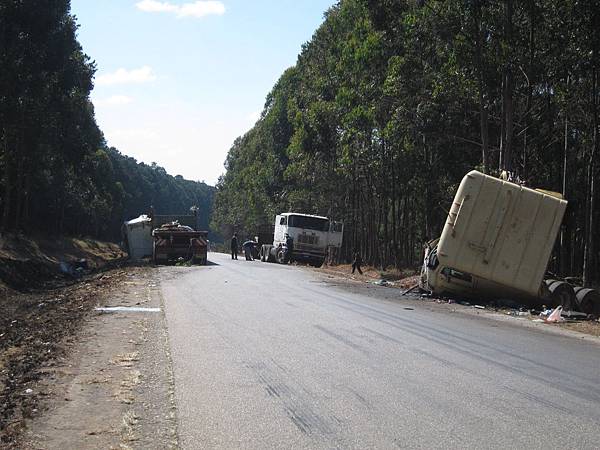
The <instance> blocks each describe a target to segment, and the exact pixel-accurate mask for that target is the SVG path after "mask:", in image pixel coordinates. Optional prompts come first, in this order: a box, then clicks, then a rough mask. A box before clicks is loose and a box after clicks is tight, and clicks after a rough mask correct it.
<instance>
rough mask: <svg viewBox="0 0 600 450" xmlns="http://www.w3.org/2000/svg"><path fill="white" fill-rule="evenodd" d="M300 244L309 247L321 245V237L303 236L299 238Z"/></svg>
mask: <svg viewBox="0 0 600 450" xmlns="http://www.w3.org/2000/svg"><path fill="white" fill-rule="evenodd" d="M298 243H299V244H308V245H318V244H319V236H313V235H308V234H301V235H300V236H298Z"/></svg>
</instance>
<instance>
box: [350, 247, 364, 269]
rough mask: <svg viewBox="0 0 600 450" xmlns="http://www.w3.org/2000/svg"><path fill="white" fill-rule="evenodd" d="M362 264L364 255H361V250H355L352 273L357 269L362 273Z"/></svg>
mask: <svg viewBox="0 0 600 450" xmlns="http://www.w3.org/2000/svg"><path fill="white" fill-rule="evenodd" d="M361 264H362V257H361V256H360V252H358V251H355V252H354V260H353V261H352V273H354V271H355V270H358V273H360V274H361V275H362V274H363V273H362V270H360V265H361Z"/></svg>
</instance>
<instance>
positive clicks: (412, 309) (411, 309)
mask: <svg viewBox="0 0 600 450" xmlns="http://www.w3.org/2000/svg"><path fill="white" fill-rule="evenodd" d="M404 309H405V310H406V311H414V310H415V308H404Z"/></svg>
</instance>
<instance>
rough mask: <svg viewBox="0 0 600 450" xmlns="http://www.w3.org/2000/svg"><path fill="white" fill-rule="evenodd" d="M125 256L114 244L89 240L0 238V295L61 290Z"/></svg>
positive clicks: (21, 236)
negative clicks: (37, 290)
mask: <svg viewBox="0 0 600 450" xmlns="http://www.w3.org/2000/svg"><path fill="white" fill-rule="evenodd" d="M125 256H126V254H125V253H124V252H123V251H122V250H121V248H120V247H119V246H118V245H117V244H114V243H110V242H101V241H96V240H93V239H85V238H66V237H57V238H41V237H28V236H23V235H18V234H0V294H1V293H5V295H6V293H7V292H8V293H10V292H11V291H12V292H14V291H20V292H23V291H31V290H35V289H40V288H48V287H56V286H58V285H60V286H64V285H65V284H69V282H71V281H73V279H75V278H78V277H79V275H83V274H85V273H86V272H90V271H95V270H98V269H103V268H106V267H107V266H110V265H111V264H115V262H117V261H121V260H122V259H123V258H124V257H125ZM77 266H83V267H82V268H81V270H80V271H77V270H76V268H77Z"/></svg>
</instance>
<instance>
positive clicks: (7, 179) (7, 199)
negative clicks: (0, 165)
mask: <svg viewBox="0 0 600 450" xmlns="http://www.w3.org/2000/svg"><path fill="white" fill-rule="evenodd" d="M8 141H9V136H8V132H7V131H6V130H5V132H4V209H3V211H2V228H3V229H5V230H7V229H8V228H9V227H10V215H11V213H12V204H11V196H12V189H13V186H12V180H13V167H12V158H11V153H10V146H9V143H8Z"/></svg>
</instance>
